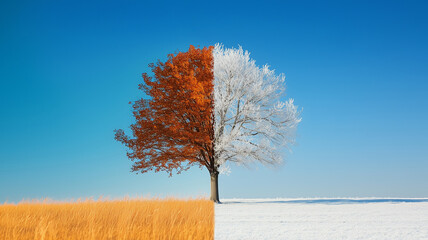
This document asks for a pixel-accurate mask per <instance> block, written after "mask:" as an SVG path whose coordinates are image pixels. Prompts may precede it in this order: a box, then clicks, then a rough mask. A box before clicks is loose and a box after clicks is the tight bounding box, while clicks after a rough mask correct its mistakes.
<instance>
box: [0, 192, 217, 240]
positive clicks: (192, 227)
mask: <svg viewBox="0 0 428 240" xmlns="http://www.w3.org/2000/svg"><path fill="white" fill-rule="evenodd" d="M0 239H2V240H3V239H7V240H25V239H31V240H59V239H70V240H71V239H75V240H108V239H115V240H137V239H171V240H172V239H174V240H176V239H186V240H187V239H214V204H213V202H211V201H209V200H205V199H194V200H193V199H191V200H177V199H164V200H158V199H148V200H145V199H130V200H126V199H125V200H117V201H105V200H98V201H93V200H85V201H78V202H57V203H55V202H53V203H49V202H46V201H44V202H21V203H19V204H8V203H5V204H2V205H0Z"/></svg>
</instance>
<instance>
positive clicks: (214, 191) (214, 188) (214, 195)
mask: <svg viewBox="0 0 428 240" xmlns="http://www.w3.org/2000/svg"><path fill="white" fill-rule="evenodd" d="M210 199H211V201H213V202H215V203H220V198H219V197H218V173H211V198H210Z"/></svg>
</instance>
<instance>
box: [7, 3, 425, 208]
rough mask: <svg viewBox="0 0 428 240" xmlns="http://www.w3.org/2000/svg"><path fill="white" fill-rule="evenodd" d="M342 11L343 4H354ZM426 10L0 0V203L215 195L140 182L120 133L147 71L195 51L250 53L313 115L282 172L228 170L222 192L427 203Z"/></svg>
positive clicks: (154, 177) (192, 183) (199, 180)
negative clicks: (217, 47)
mask: <svg viewBox="0 0 428 240" xmlns="http://www.w3.org/2000/svg"><path fill="white" fill-rule="evenodd" d="M345 2H346V3H345ZM427 11H428V5H427V4H426V3H425V2H424V1H419V2H417V1H384V2H382V1H377V2H376V3H374V2H373V1H336V2H333V1H330V2H325V1H322V3H321V2H311V1H289V2H284V1H279V2H270V1H263V2H258V3H248V2H245V1H243V2H229V1H216V2H215V3H214V2H209V3H204V2H199V1H198V2H185V3H182V2H179V1H172V2H156V1H151V2H142V1H99V2H88V1H8V2H6V1H2V2H1V3H0V24H1V26H0V79H1V88H0V107H1V112H0V114H1V115H0V116H1V118H0V128H1V134H0V202H4V201H6V200H7V201H19V200H21V199H32V198H43V197H50V198H54V199H70V198H78V197H90V196H94V197H97V196H100V195H103V196H111V197H121V196H124V195H130V196H135V195H140V196H180V197H186V196H208V193H209V186H210V185H209V184H210V183H209V180H210V179H209V175H208V172H207V171H206V170H201V169H199V168H197V167H196V168H193V169H191V170H189V171H187V172H185V173H182V174H181V175H175V176H173V177H172V178H169V177H168V175H167V174H165V173H156V174H155V173H148V174H143V175H142V174H139V175H136V174H134V173H131V172H130V166H131V162H130V160H128V159H127V158H126V156H125V152H126V149H125V147H124V146H122V145H121V144H120V143H118V142H116V141H115V140H114V139H113V137H114V133H113V130H114V129H117V128H127V127H128V126H129V124H131V123H132V115H131V107H130V105H129V104H128V102H129V101H133V100H137V99H138V98H140V97H142V92H141V91H139V90H138V89H137V85H138V84H139V83H140V82H141V80H142V79H141V73H143V72H147V71H148V70H149V69H148V67H147V65H148V64H149V63H151V62H155V61H156V60H157V59H161V60H164V59H165V57H166V55H167V54H168V53H172V52H175V51H178V50H187V48H188V46H189V45H190V44H192V45H196V46H198V45H199V46H208V45H213V44H215V43H217V42H222V43H223V44H224V45H225V46H226V47H237V46H238V45H241V46H243V48H244V49H247V50H249V51H250V52H251V53H252V57H253V58H254V59H255V60H256V61H257V63H258V64H260V65H262V64H265V63H268V64H269V65H270V66H271V67H272V68H274V69H276V71H277V72H283V73H285V74H286V77H287V80H286V81H287V94H288V97H292V98H294V99H295V103H296V104H297V105H299V106H301V107H303V109H304V110H303V113H302V117H303V121H302V123H301V125H300V126H299V129H298V137H297V142H298V144H297V145H296V146H294V147H293V153H291V154H288V157H287V159H286V161H285V164H284V165H283V166H281V167H279V168H277V169H269V168H265V167H263V166H258V165H255V166H253V167H252V168H251V169H246V168H240V167H236V166H232V173H231V174H230V175H229V176H220V198H231V197H428V175H427V173H428V148H427V146H428V125H427V123H428V96H427V92H428V46H427V42H428V28H427V27H426V26H427V25H428V15H427V14H426V12H427Z"/></svg>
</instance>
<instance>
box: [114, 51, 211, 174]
mask: <svg viewBox="0 0 428 240" xmlns="http://www.w3.org/2000/svg"><path fill="white" fill-rule="evenodd" d="M212 50H213V47H209V48H206V47H205V48H203V49H198V48H195V47H193V46H190V48H189V50H188V51H187V52H179V53H177V54H176V55H174V54H169V55H168V60H167V61H166V62H164V63H163V62H160V61H158V62H157V63H156V64H150V65H149V66H150V67H151V69H152V72H153V74H154V75H153V76H149V75H148V74H147V73H144V74H143V79H144V83H143V84H140V85H139V88H140V89H141V90H143V91H144V92H145V94H146V95H147V96H148V97H149V98H148V99H140V100H138V101H136V102H135V103H134V105H133V108H134V111H133V114H134V117H135V120H136V122H135V123H134V124H132V125H131V130H132V135H133V137H129V136H127V135H125V133H124V131H123V130H117V131H116V135H115V138H116V140H118V141H120V142H122V143H123V144H125V146H127V147H128V148H129V150H130V151H128V153H127V155H128V157H129V158H130V159H131V160H133V161H134V165H133V168H132V169H133V171H138V172H142V173H144V172H147V171H151V170H154V171H156V172H158V171H166V172H168V173H169V174H170V175H171V174H172V172H173V171H174V170H175V171H177V173H180V172H181V171H183V170H187V169H188V168H189V167H190V166H192V165H199V166H200V167H203V166H205V167H206V168H207V169H208V170H209V171H210V172H211V169H214V149H213V138H214V129H213V125H214V124H213V121H214V116H213V104H214V102H213V87H214V86H213V80H214V73H213V56H212Z"/></svg>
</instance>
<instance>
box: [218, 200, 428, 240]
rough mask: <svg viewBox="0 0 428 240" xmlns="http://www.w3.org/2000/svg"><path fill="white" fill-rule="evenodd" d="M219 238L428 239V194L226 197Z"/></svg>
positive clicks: (219, 219) (219, 221) (221, 208)
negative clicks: (405, 196)
mask: <svg viewBox="0 0 428 240" xmlns="http://www.w3.org/2000/svg"><path fill="white" fill-rule="evenodd" d="M215 239H216V240H220V239H233V240H234V239H311V240H312V239H314V240H316V239H388V240H393V239H400V240H401V239H417V240H419V239H428V199H377V198H360V199H356V198H352V199H351V198H347V199H224V200H222V204H216V206H215Z"/></svg>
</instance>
